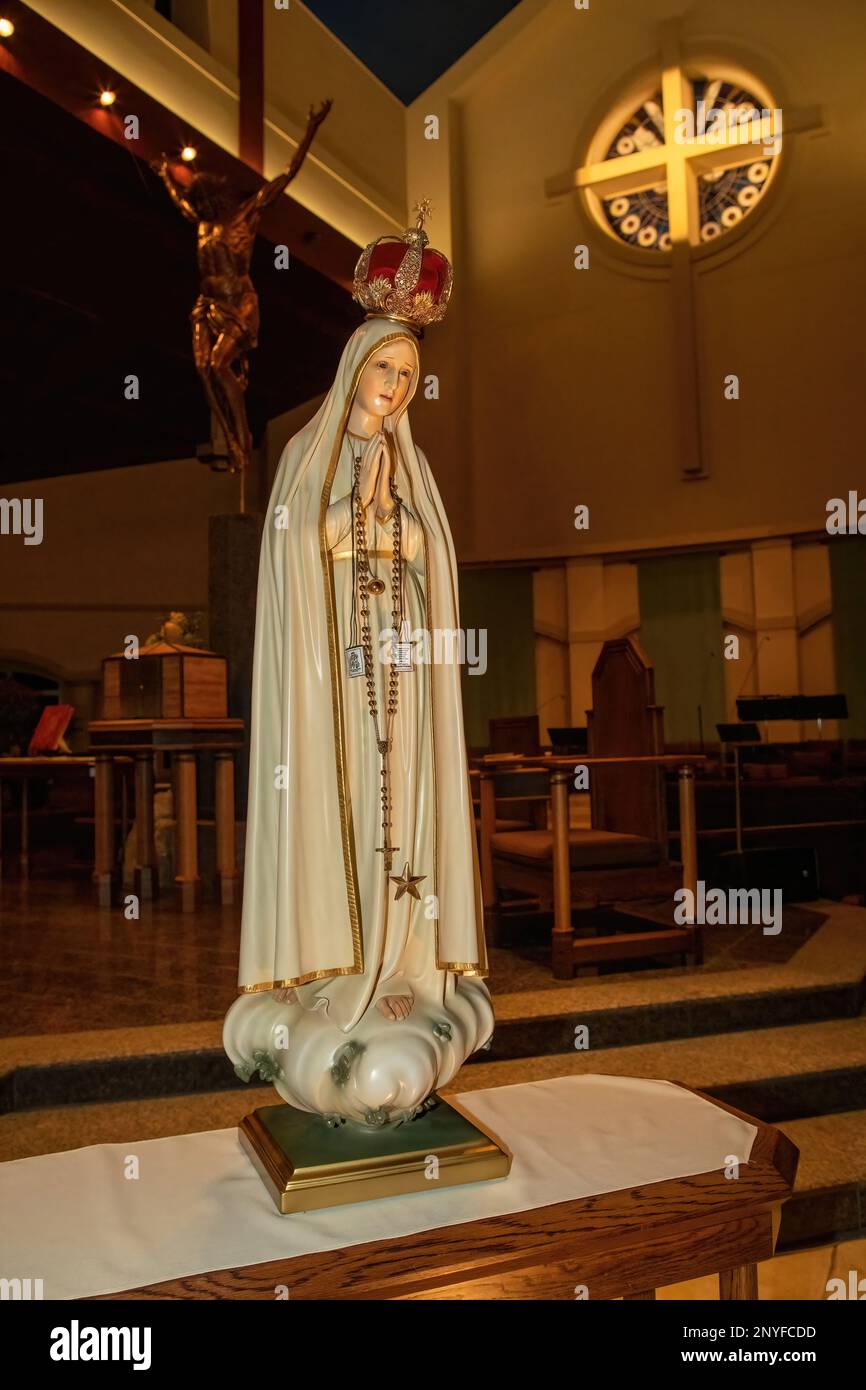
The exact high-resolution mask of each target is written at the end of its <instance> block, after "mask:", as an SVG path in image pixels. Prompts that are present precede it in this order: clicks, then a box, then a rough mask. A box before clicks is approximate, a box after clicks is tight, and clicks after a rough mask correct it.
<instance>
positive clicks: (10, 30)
mask: <svg viewBox="0 0 866 1390" xmlns="http://www.w3.org/2000/svg"><path fill="white" fill-rule="evenodd" d="M14 33H15V25H14V24H13V23H12V20H11V19H0V39H11V37H12V35H13V34H14Z"/></svg>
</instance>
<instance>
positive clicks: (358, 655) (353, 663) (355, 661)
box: [346, 645, 365, 680]
mask: <svg viewBox="0 0 866 1390" xmlns="http://www.w3.org/2000/svg"><path fill="white" fill-rule="evenodd" d="M364 671H365V665H364V648H363V647H362V646H360V645H359V646H357V647H347V648H346V675H347V676H348V677H349V680H352V679H354V677H355V676H363V674H364Z"/></svg>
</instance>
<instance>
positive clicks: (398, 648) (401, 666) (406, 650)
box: [391, 623, 412, 671]
mask: <svg viewBox="0 0 866 1390" xmlns="http://www.w3.org/2000/svg"><path fill="white" fill-rule="evenodd" d="M391 665H392V666H393V667H394V669H395V670H396V671H411V670H412V643H411V642H410V641H409V640H408V637H407V634H406V624H405V623H403V624H401V627H400V634H399V637H397V636H395V637H394V640H393V641H392V643H391Z"/></svg>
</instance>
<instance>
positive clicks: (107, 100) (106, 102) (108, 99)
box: [99, 87, 117, 106]
mask: <svg viewBox="0 0 866 1390" xmlns="http://www.w3.org/2000/svg"><path fill="white" fill-rule="evenodd" d="M116 101H117V92H112V91H111V89H110V88H109V87H106V88H105V90H104V91H102V92H100V93H99V105H100V106H113V105H114V103H115V102H116Z"/></svg>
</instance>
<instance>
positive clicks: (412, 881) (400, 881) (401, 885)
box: [390, 860, 427, 902]
mask: <svg viewBox="0 0 866 1390" xmlns="http://www.w3.org/2000/svg"><path fill="white" fill-rule="evenodd" d="M426 877H427V875H426V874H413V873H410V872H409V861H408V860H407V861H406V863H405V864H404V866H403V873H402V875H401V876H400V877H399V878H398V877H397V875H396V874H391V875H390V878H391V882H392V883H396V885H397V892H396V893H395V894H394V901H395V902H399V901H400V899H401V898H402V896H403V894H404V893H408V894H409V896H410V897H411V898H417V900H418V902H420V901H421V894H420V893H419V892H418V889H417V888H416V886H415V885H416V884H418V883H422V882H423V880H424V879H425V878H426Z"/></svg>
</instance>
